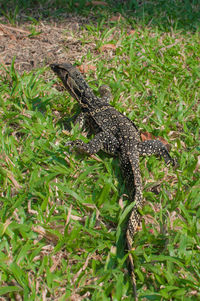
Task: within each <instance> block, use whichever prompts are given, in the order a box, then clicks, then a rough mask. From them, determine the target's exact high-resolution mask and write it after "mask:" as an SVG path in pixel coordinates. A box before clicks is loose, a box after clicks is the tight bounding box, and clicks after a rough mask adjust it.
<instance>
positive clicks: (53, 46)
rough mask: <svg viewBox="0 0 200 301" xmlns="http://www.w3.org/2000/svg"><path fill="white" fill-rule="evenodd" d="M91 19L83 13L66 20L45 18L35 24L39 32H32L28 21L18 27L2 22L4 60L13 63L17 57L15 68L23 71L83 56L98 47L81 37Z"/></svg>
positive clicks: (0, 56)
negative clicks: (59, 21) (82, 15)
mask: <svg viewBox="0 0 200 301" xmlns="http://www.w3.org/2000/svg"><path fill="white" fill-rule="evenodd" d="M0 21H1V20H0ZM87 23H89V20H88V19H87V18H84V17H80V16H69V17H68V18H65V21H64V22H62V23H56V22H51V23H50V22H48V23H45V22H41V23H40V24H39V25H38V26H36V27H35V28H34V30H35V32H37V33H39V34H37V35H31V30H30V27H31V25H30V24H28V23H26V24H23V25H20V26H17V27H14V26H12V25H10V24H2V23H1V24H0V63H1V64H3V65H4V66H7V65H10V64H11V62H12V60H13V58H14V57H15V69H16V70H17V71H18V72H19V73H23V72H24V71H30V70H31V69H33V68H38V67H43V66H46V65H47V64H50V63H53V62H65V61H67V60H69V61H70V62H72V63H73V62H74V61H75V60H80V59H81V58H82V57H83V56H84V55H85V54H86V53H87V51H88V50H89V49H90V50H92V49H94V47H95V45H94V44H92V43H90V44H85V45H82V42H81V40H80V38H81V36H82V35H83V31H84V24H87ZM82 26H83V29H82V30H80V27H82Z"/></svg>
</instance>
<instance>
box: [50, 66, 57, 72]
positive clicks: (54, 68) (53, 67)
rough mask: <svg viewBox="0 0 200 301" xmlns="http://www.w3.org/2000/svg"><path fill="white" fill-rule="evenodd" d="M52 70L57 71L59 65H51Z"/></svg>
mask: <svg viewBox="0 0 200 301" xmlns="http://www.w3.org/2000/svg"><path fill="white" fill-rule="evenodd" d="M50 68H51V69H52V70H53V71H55V70H56V69H57V68H58V64H51V65H50Z"/></svg>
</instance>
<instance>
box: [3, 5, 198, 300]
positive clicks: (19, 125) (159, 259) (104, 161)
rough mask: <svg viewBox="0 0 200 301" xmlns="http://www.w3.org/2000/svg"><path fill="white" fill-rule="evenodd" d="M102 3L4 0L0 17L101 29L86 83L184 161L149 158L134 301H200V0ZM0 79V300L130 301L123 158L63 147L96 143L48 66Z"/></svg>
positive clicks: (93, 32)
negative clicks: (78, 22)
mask: <svg viewBox="0 0 200 301" xmlns="http://www.w3.org/2000/svg"><path fill="white" fill-rule="evenodd" d="M74 2H76V3H79V5H77V6H76V5H75V3H74ZM4 3H5V2H4ZM13 3H15V7H16V9H15V10H13V9H11V8H12V5H13ZM106 3H107V4H108V6H105V4H104V5H100V4H98V5H94V3H93V5H88V6H86V5H85V2H84V1H72V0H71V1H68V2H67V1H48V2H47V3H46V1H23V0H21V1H7V7H6V6H5V4H4V5H3V6H2V11H1V13H2V14H3V15H4V16H5V17H6V19H7V20H8V21H9V22H10V23H11V24H13V25H15V24H17V22H18V18H19V16H20V13H21V12H22V11H23V10H24V9H25V8H26V9H29V10H28V11H29V14H30V16H29V22H30V20H31V18H32V20H33V21H32V22H33V26H34V24H35V20H36V12H37V13H38V14H39V15H40V19H38V20H37V22H41V21H42V20H43V19H45V20H47V21H48V20H49V19H50V16H51V17H52V18H57V19H62V16H63V13H68V12H69V13H72V14H79V15H84V16H91V17H92V20H95V22H94V21H91V23H90V24H88V25H85V26H84V28H83V27H80V28H79V30H80V31H82V39H81V40H80V45H81V47H84V45H86V44H88V43H91V44H93V45H95V51H91V52H90V51H88V53H87V55H85V56H84V57H83V58H82V61H81V62H80V61H77V62H76V63H77V65H81V64H88V65H90V66H95V67H96V70H90V71H89V72H87V74H85V77H86V78H87V81H88V82H89V84H90V86H91V87H92V88H93V89H94V90H95V93H97V94H98V86H100V85H101V84H108V85H109V86H110V87H111V89H112V94H113V100H112V101H111V104H112V105H113V106H114V107H115V108H116V109H118V110H119V111H120V112H123V113H125V114H126V115H127V116H128V117H129V118H130V119H131V120H133V121H134V122H135V124H136V125H137V126H138V127H139V128H140V130H141V132H143V133H144V132H147V133H151V134H152V135H154V136H160V137H162V138H163V139H165V141H167V142H168V143H169V145H170V146H171V151H170V154H171V155H172V156H173V157H174V158H177V161H178V167H177V168H175V169H174V168H172V167H166V166H165V164H164V162H163V160H159V158H156V157H154V156H152V157H149V158H141V164H140V166H141V173H142V179H143V187H144V189H143V195H144V198H145V207H144V209H143V219H142V225H141V229H140V231H138V233H137V234H136V235H135V238H134V245H133V247H134V249H135V251H134V252H133V257H134V262H135V273H136V277H137V289H138V296H139V299H140V300H200V268H199V263H200V223H199V219H200V206H199V204H200V143H199V127H200V69H199V58H200V44H199V27H198V26H199V23H198V17H199V11H200V8H199V5H198V1H186V0H185V1H178V0H177V1H176V0H174V1H161V0H160V1H153V2H152V3H151V2H147V1H143V2H142V1H141V3H139V2H137V1H127V5H125V4H121V2H120V1H119V3H118V2H117V4H115V5H112V2H106ZM138 3H139V4H138ZM42 8H44V9H43V10H42ZM27 14H28V13H27ZM113 16H117V17H116V18H113ZM108 45H111V46H108ZM0 68H1V75H0V127H1V131H0V138H1V148H0V184H1V185H0V296H1V297H0V300H59V301H61V300H72V301H73V300H113V301H114V300H133V294H132V285H131V282H130V277H129V272H128V268H127V261H126V259H127V253H126V249H125V237H124V233H125V228H126V221H127V217H128V211H130V206H131V205H130V203H129V200H128V197H127V195H126V193H127V192H126V189H125V187H124V183H123V179H122V177H121V173H120V169H119V166H118V160H117V158H112V157H110V156H108V155H106V154H104V153H103V152H100V153H98V154H97V155H95V156H93V157H87V156H85V155H83V154H80V153H77V152H76V151H74V150H73V151H71V150H69V148H66V147H65V146H64V145H65V143H66V141H68V140H74V139H76V138H80V139H82V140H84V141H85V142H87V141H89V139H90V138H88V137H87V136H86V135H85V133H84V131H83V130H82V129H80V128H79V126H78V124H77V125H74V124H73V123H72V122H71V120H72V115H74V113H76V112H77V111H78V106H77V105H76V102H75V101H74V100H73V99H72V98H71V97H69V95H68V93H67V92H65V91H64V90H63V91H58V89H57V88H59V90H60V83H59V80H58V79H57V78H56V77H55V76H54V74H52V72H51V71H50V69H49V67H48V66H47V67H44V68H40V69H37V70H33V71H32V72H29V73H26V72H24V73H23V74H22V75H19V74H18V72H17V70H16V69H15V65H14V59H13V64H12V66H8V67H5V66H3V65H2V66H1V67H0Z"/></svg>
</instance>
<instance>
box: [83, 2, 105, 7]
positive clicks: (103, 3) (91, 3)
mask: <svg viewBox="0 0 200 301" xmlns="http://www.w3.org/2000/svg"><path fill="white" fill-rule="evenodd" d="M89 5H93V6H99V5H103V6H108V3H106V2H104V1H91V2H86V6H89Z"/></svg>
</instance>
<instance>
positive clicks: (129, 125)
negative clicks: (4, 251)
mask: <svg viewBox="0 0 200 301" xmlns="http://www.w3.org/2000/svg"><path fill="white" fill-rule="evenodd" d="M50 67H51V69H52V70H53V71H54V72H55V74H56V75H57V76H58V77H59V78H60V79H61V81H62V83H63V85H64V86H65V88H66V89H67V91H68V92H69V93H70V95H71V96H72V97H73V98H75V99H76V100H77V101H78V103H79V104H80V107H81V118H84V121H85V122H87V124H89V126H90V128H91V129H92V131H93V132H94V133H95V136H94V138H93V139H92V140H90V141H89V143H84V142H83V141H82V140H75V141H69V142H68V143H67V144H66V145H70V146H72V147H76V148H78V149H79V150H82V151H84V152H86V153H87V154H89V155H92V154H95V153H97V152H98V151H99V150H103V151H105V152H106V153H109V154H111V155H115V156H118V158H119V162H120V167H121V170H122V174H123V177H124V179H125V183H126V186H127V190H128V194H129V197H130V200H131V202H134V204H135V205H134V207H133V209H132V211H131V213H130V216H129V219H128V224H127V230H126V241H127V247H128V250H129V255H128V258H129V263H130V267H131V279H132V284H133V291H134V296H135V299H136V300H137V292H136V279H135V274H134V263H133V258H132V256H131V250H132V243H133V236H134V233H135V232H136V231H137V229H138V226H139V224H140V220H141V215H140V210H141V209H142V207H143V203H144V201H143V197H142V180H141V174H140V166H139V156H141V155H142V156H143V155H153V154H154V155H160V156H162V157H163V158H164V160H165V163H166V164H167V165H168V164H169V163H172V165H174V164H175V161H174V160H173V159H172V158H171V156H170V154H169V153H168V151H167V149H166V147H165V145H164V144H163V143H162V142H161V141H159V140H146V141H143V142H142V141H141V140H140V133H139V130H138V129H137V127H136V126H135V124H134V123H133V121H131V120H130V119H129V118H128V117H126V116H125V115H123V114H122V113H120V112H119V111H117V110H116V109H115V108H114V107H112V106H111V105H110V104H109V99H110V91H109V88H107V86H106V85H104V86H101V87H100V89H99V92H100V94H101V98H99V97H97V96H95V95H94V93H93V91H92V90H91V89H90V87H89V86H88V84H87V83H86V81H85V79H84V78H83V76H82V75H81V73H80V72H79V71H78V69H77V68H76V67H74V66H73V65H71V64H70V63H65V64H51V65H50Z"/></svg>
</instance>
